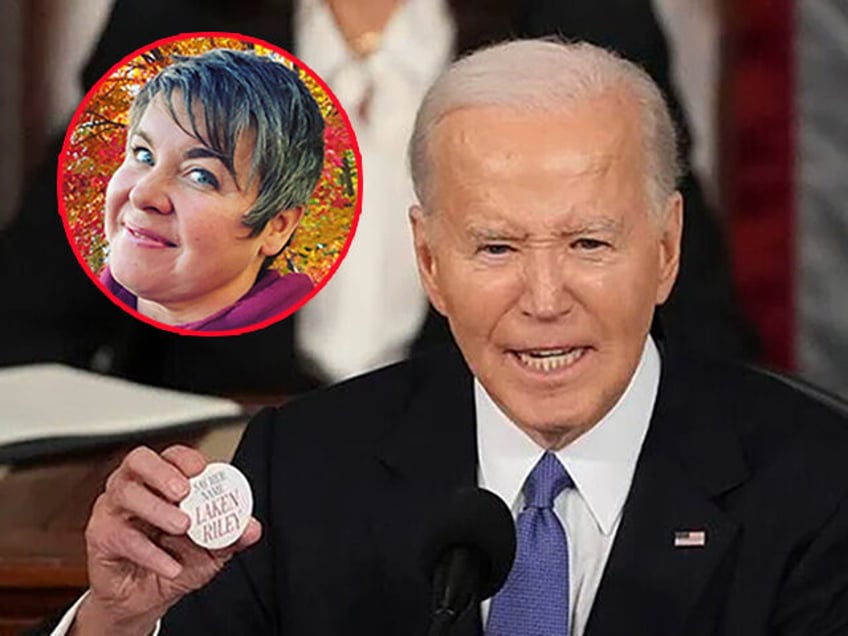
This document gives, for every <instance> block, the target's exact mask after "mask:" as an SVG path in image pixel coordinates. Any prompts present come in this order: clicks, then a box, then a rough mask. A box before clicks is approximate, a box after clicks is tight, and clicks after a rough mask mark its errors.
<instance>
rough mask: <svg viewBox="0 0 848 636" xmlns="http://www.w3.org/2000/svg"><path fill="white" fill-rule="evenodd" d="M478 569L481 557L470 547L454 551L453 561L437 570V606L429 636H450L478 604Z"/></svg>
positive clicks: (435, 584) (447, 562) (452, 554)
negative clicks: (472, 607)
mask: <svg viewBox="0 0 848 636" xmlns="http://www.w3.org/2000/svg"><path fill="white" fill-rule="evenodd" d="M479 569H480V563H479V558H476V555H475V554H473V553H472V551H471V550H469V549H468V548H467V547H456V548H454V549H453V551H452V552H451V555H450V558H449V559H447V560H446V561H445V562H443V563H441V564H440V565H439V566H438V567H437V568H436V572H435V577H434V586H433V589H434V590H435V591H436V594H437V598H438V604H436V609H435V611H434V612H433V615H432V618H431V620H430V629H429V630H428V631H427V636H448V634H450V629H451V627H452V626H453V624H454V623H455V622H456V620H457V619H458V618H459V616H460V615H461V614H462V613H463V612H464V611H465V610H466V609H467V608H468V607H469V606H471V605H473V604H474V603H476V602H477V594H476V588H477V585H478V579H479V576H480V574H479ZM439 591H441V594H439Z"/></svg>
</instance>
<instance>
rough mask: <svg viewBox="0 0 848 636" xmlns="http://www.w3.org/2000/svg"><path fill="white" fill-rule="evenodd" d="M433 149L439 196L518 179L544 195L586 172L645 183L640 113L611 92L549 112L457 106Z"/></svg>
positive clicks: (433, 141)
mask: <svg viewBox="0 0 848 636" xmlns="http://www.w3.org/2000/svg"><path fill="white" fill-rule="evenodd" d="M429 154H430V157H429V158H430V161H431V170H432V174H433V178H432V183H431V190H432V192H431V196H432V197H435V199H439V198H443V197H444V196H447V195H449V194H455V193H456V191H457V189H459V190H468V189H469V188H475V187H480V188H483V187H490V188H495V189H497V188H501V187H506V186H508V185H509V184H511V183H519V182H520V183H521V184H522V185H523V186H524V187H526V188H527V189H528V191H529V192H531V193H532V192H533V191H538V192H539V193H540V194H541V193H542V192H547V191H549V190H556V189H559V188H564V187H568V185H569V184H570V183H571V182H577V181H581V180H582V181H586V180H587V178H591V179H596V180H597V179H600V180H607V181H611V180H616V181H618V182H621V181H629V180H632V179H636V180H637V181H638V184H639V188H640V189H643V188H644V184H643V181H644V179H642V177H643V175H644V163H645V161H644V157H645V155H644V148H643V143H642V133H641V127H640V125H639V119H638V112H637V111H636V110H635V109H633V108H632V107H628V105H627V103H626V102H621V101H619V100H618V99H615V98H612V97H607V98H603V99H597V100H590V101H584V102H582V103H579V104H575V105H572V106H569V107H567V108H563V109H561V110H553V111H549V112H546V113H537V112H532V111H526V110H521V109H513V108H504V107H500V106H482V107H467V108H461V109H457V110H454V111H452V112H450V113H448V114H447V115H446V116H445V117H443V118H442V120H441V121H440V122H439V123H438V124H437V125H436V127H435V128H434V130H433V134H432V137H431V144H430V147H429Z"/></svg>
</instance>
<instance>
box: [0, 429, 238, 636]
mask: <svg viewBox="0 0 848 636" xmlns="http://www.w3.org/2000/svg"><path fill="white" fill-rule="evenodd" d="M243 428H244V424H243V423H240V424H238V425H231V426H227V427H222V428H217V429H214V430H211V431H203V432H200V433H197V434H196V435H194V436H193V437H190V438H186V437H183V438H180V439H173V438H171V439H167V438H159V439H155V440H151V441H150V443H149V444H148V445H149V446H151V448H154V449H157V450H161V449H164V448H166V447H167V446H170V445H171V444H173V443H177V442H180V443H185V444H189V445H192V446H196V447H198V448H199V449H200V450H201V451H203V452H204V454H206V455H207V457H209V458H210V459H212V460H224V461H226V460H229V458H230V457H231V456H232V452H233V450H234V449H235V445H236V443H237V441H238V439H239V437H240V436H241V431H242V430H243ZM128 450H129V448H128V447H116V448H112V449H110V450H107V451H100V452H97V453H92V454H81V455H76V456H73V457H68V458H64V459H61V460H54V461H50V462H46V463H40V464H33V465H29V466H18V467H12V468H9V469H7V470H6V471H5V476H2V478H0V636H7V635H11V634H18V633H19V632H20V630H21V629H24V628H25V627H29V626H32V625H35V624H37V623H39V622H40V621H41V620H43V619H44V618H46V617H48V616H50V615H52V614H55V613H56V612H59V611H61V610H62V609H64V608H65V607H67V606H68V605H70V604H71V603H72V602H73V601H74V600H75V599H76V598H78V597H79V595H80V594H81V593H82V591H83V590H84V589H85V588H86V585H87V584H86V569H85V545H84V538H83V533H84V530H85V524H86V521H87V519H88V515H89V512H90V510H91V506H92V505H93V504H94V500H95V499H96V498H97V496H98V494H99V493H100V492H101V491H102V490H103V486H104V484H105V482H106V478H107V477H108V475H109V473H111V472H112V470H113V469H114V468H115V467H116V466H117V465H118V464H119V463H120V461H121V459H122V458H123V456H124V455H125V454H126V453H127V451H128Z"/></svg>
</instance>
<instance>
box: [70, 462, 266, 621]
mask: <svg viewBox="0 0 848 636" xmlns="http://www.w3.org/2000/svg"><path fill="white" fill-rule="evenodd" d="M205 467H206V459H205V458H204V457H203V455H202V454H200V453H199V452H197V451H196V450H193V449H191V448H187V447H185V446H172V447H170V448H168V449H167V450H165V451H164V452H162V454H161V455H158V454H156V453H155V452H154V451H152V450H150V449H149V448H146V447H139V448H136V449H135V450H133V451H132V452H130V453H129V454H128V455H127V456H126V457H125V458H124V461H123V462H122V463H121V465H120V466H119V467H118V468H117V469H116V470H115V472H113V473H112V474H111V475H110V476H109V479H108V481H107V482H106V490H105V492H104V493H103V494H101V495H100V497H98V499H97V501H96V502H95V504H94V508H93V509H92V512H91V518H90V519H89V522H88V527H87V528H86V533H85V539H86V549H87V552H88V580H89V586H90V591H89V595H88V596H87V597H86V599H85V601H83V603H82V605H81V606H80V608H79V611H78V612H77V618H76V620H75V621H74V625H73V627H72V629H71V631H70V634H105V633H108V634H114V635H116V636H118V635H120V634H127V635H129V634H139V635H140V636H147V635H148V634H150V633H151V632H152V630H153V628H154V626H155V624H156V621H157V620H158V619H159V618H161V617H162V615H163V614H164V613H165V612H166V611H167V610H168V608H170V607H171V606H172V605H173V604H174V603H176V602H177V601H178V600H179V599H180V598H181V597H182V596H184V595H186V594H188V593H189V592H192V591H194V590H196V589H198V588H200V587H203V586H204V585H206V584H207V583H208V582H209V581H210V580H211V579H212V577H214V576H215V575H216V574H217V573H218V572H219V571H220V570H221V568H222V567H223V566H224V564H225V563H226V562H227V561H228V560H229V559H230V558H231V557H232V556H233V555H234V554H235V553H236V552H238V551H240V550H243V549H244V548H246V547H248V546H250V545H253V544H254V543H256V542H257V541H258V540H259V538H260V536H261V535H262V528H261V526H260V524H259V522H258V521H257V520H256V519H254V518H252V519H251V520H250V522H249V523H248V526H247V529H246V530H245V532H244V534H243V535H242V536H241V538H240V539H239V540H238V542H236V543H235V544H234V545H233V546H231V547H229V548H226V549H223V550H215V551H210V550H206V549H204V548H201V547H199V546H197V545H195V544H194V543H192V541H191V539H189V538H188V536H187V535H186V532H187V531H188V528H189V517H188V515H187V514H186V513H184V512H183V511H182V510H180V508H179V506H178V504H179V502H180V501H181V500H182V499H183V498H184V497H185V496H186V495H188V493H189V481H188V480H189V478H190V477H194V476H195V475H198V474H200V473H201V472H202V471H203V469H204V468H205Z"/></svg>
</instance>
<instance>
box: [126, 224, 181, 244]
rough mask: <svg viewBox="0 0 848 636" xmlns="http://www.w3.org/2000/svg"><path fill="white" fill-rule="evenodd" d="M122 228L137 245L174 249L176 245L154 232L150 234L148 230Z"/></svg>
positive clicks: (127, 226)
mask: <svg viewBox="0 0 848 636" xmlns="http://www.w3.org/2000/svg"><path fill="white" fill-rule="evenodd" d="M124 228H125V229H126V231H127V232H128V233H129V235H130V236H132V237H133V238H134V239H136V240H137V241H138V242H139V243H141V244H143V245H150V246H161V247H176V246H177V244H176V243H174V242H173V241H169V240H168V239H166V238H165V237H164V236H161V235H159V234H157V233H155V232H151V231H150V230H144V229H141V228H136V227H130V226H129V225H124Z"/></svg>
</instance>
